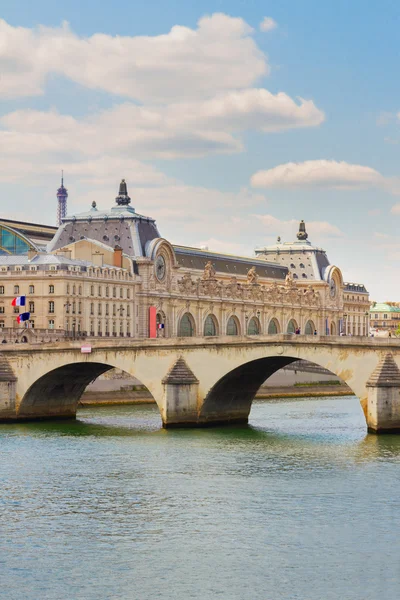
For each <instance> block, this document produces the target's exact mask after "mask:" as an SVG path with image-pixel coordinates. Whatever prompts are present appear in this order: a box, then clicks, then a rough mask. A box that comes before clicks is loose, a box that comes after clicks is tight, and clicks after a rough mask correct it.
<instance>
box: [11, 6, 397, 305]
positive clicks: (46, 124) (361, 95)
mask: <svg viewBox="0 0 400 600" xmlns="http://www.w3.org/2000/svg"><path fill="white" fill-rule="evenodd" d="M197 6H198V7H196V4H195V3H188V2H183V1H180V0H169V1H168V2H167V1H165V0H156V1H155V0H150V1H149V2H147V3H142V2H141V3H138V2H125V1H122V0H115V1H114V2H112V3H109V2H107V3H106V2H100V1H97V2H94V1H92V0H89V1H87V0H86V1H85V2H77V1H76V0H72V1H71V0H70V1H69V2H68V3H55V2H53V1H50V0H48V1H44V0H38V1H37V2H35V3H32V2H27V1H25V0H22V1H20V2H19V3H6V2H3V1H2V0H0V19H2V21H1V22H0V193H1V199H2V200H1V201H2V205H1V206H2V212H3V215H4V216H8V217H12V216H15V217H19V218H21V217H24V218H25V219H32V220H36V221H44V222H47V223H52V222H54V219H55V211H56V202H55V190H56V188H57V185H58V182H59V172H60V169H61V168H64V169H65V183H66V185H67V187H68V190H69V210H70V211H79V210H85V209H86V208H87V207H88V206H89V204H90V203H91V202H92V200H94V199H95V200H96V201H97V202H98V204H99V205H101V206H107V205H110V204H112V203H113V198H114V197H115V195H116V191H117V188H118V182H119V180H120V178H121V177H125V178H126V179H127V181H128V184H129V189H130V194H131V197H132V201H133V205H134V206H135V208H136V209H137V210H138V212H141V213H142V214H149V215H151V216H153V217H155V218H156V219H157V222H158V226H159V229H160V231H161V233H162V235H163V236H165V237H166V238H168V239H170V240H171V241H173V242H175V243H184V244H192V245H207V246H209V247H210V249H215V250H221V251H227V252H233V253H235V252H240V253H246V254H250V253H252V251H253V249H254V247H255V246H261V245H263V244H268V243H271V242H273V241H274V240H275V239H276V236H277V235H281V236H282V237H283V239H284V240H291V239H293V238H294V235H295V233H296V223H297V221H298V220H299V219H301V218H304V219H305V220H306V222H307V223H309V233H310V238H311V241H313V242H314V243H315V244H317V245H320V246H322V247H324V248H326V250H327V251H328V255H329V258H330V260H331V262H333V263H335V264H337V265H338V266H339V267H341V268H342V270H343V272H344V276H345V279H347V280H351V281H356V282H359V281H360V282H363V283H365V284H366V286H367V288H368V289H369V290H370V292H371V298H372V299H374V300H388V299H391V300H400V286H399V284H398V281H397V278H396V271H397V264H398V262H399V260H400V239H399V237H398V235H397V231H398V225H399V222H400V173H399V153H400V94H399V92H400V89H399V88H400V81H399V77H398V73H399V56H400V42H399V38H398V31H399V25H400V5H399V4H398V2H395V1H388V0H386V1H381V2H379V3H378V2H370V3H365V2H361V1H358V0H355V1H354V0H353V2H351V3H349V2H348V1H347V2H345V1H342V0H339V1H335V2H320V1H316V0H308V1H307V0H305V1H303V2H301V3H300V2H296V1H294V0H292V1H285V0H280V2H279V3H278V2H261V1H260V0H246V1H244V0H243V1H232V0H230V1H229V2H227V1H224V0H221V1H219V2H218V1H210V0H209V1H203V2H202V3H197ZM266 18H267V20H265V19H266ZM263 22H264V26H262V25H261V24H262V23H263ZM63 23H64V25H63Z"/></svg>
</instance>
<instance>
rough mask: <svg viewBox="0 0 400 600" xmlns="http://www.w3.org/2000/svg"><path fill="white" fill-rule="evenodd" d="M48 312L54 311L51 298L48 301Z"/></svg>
mask: <svg viewBox="0 0 400 600" xmlns="http://www.w3.org/2000/svg"><path fill="white" fill-rule="evenodd" d="M49 313H54V302H53V301H52V300H50V302H49Z"/></svg>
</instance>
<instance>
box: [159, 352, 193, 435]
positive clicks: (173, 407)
mask: <svg viewBox="0 0 400 600" xmlns="http://www.w3.org/2000/svg"><path fill="white" fill-rule="evenodd" d="M162 384H163V398H162V405H161V418H162V422H163V427H166V428H167V427H195V426H196V425H197V424H198V410H197V401H198V390H199V381H198V379H197V378H196V377H195V375H194V374H193V372H192V371H191V370H190V368H189V367H188V365H187V364H186V362H185V361H184V359H183V358H178V360H177V361H176V363H175V364H174V366H173V367H172V369H171V370H170V371H169V373H168V374H167V375H166V376H165V377H164V379H163V380H162Z"/></svg>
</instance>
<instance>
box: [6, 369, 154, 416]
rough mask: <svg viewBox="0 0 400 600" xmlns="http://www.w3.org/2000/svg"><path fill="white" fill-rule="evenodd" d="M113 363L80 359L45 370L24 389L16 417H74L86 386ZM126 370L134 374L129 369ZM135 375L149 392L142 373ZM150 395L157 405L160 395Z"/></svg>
mask: <svg viewBox="0 0 400 600" xmlns="http://www.w3.org/2000/svg"><path fill="white" fill-rule="evenodd" d="M115 367H116V368H119V367H118V365H115V364H107V363H102V362H88V361H83V360H81V361H77V362H72V363H67V364H64V365H61V366H58V367H56V368H54V369H51V370H50V371H47V372H45V373H44V374H42V375H41V376H38V378H37V379H36V380H35V381H33V383H32V384H31V385H30V386H29V387H28V389H27V390H26V391H25V393H24V395H23V397H22V399H21V401H20V403H19V406H18V410H17V417H18V418H19V419H32V418H33V419H34V418H41V419H43V418H57V417H62V418H68V417H70V418H74V417H75V415H76V411H77V406H78V403H79V400H80V398H81V396H82V394H83V392H84V391H85V389H86V387H87V386H88V385H89V384H90V383H92V382H93V381H94V380H95V379H97V378H98V377H99V376H100V375H102V374H103V373H106V372H107V371H110V370H111V369H113V368H115ZM122 370H124V369H122ZM125 372H126V371H125ZM126 373H127V372H126ZM127 374H128V375H133V376H135V377H137V374H136V373H133V372H131V373H127ZM137 378H138V379H139V381H140V382H141V383H142V385H144V386H145V387H147V389H149V391H150V392H152V391H153V390H152V389H150V388H152V386H151V384H150V383H149V382H144V381H143V378H142V377H137ZM146 383H147V385H146ZM152 395H153V398H154V400H155V401H156V403H157V405H158V406H159V408H160V398H158V397H157V398H156V396H155V395H154V393H153V394H152Z"/></svg>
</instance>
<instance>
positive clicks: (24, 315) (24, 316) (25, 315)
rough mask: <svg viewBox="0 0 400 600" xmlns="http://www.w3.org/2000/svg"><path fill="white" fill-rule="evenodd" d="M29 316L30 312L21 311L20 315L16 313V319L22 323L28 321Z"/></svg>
mask: <svg viewBox="0 0 400 600" xmlns="http://www.w3.org/2000/svg"><path fill="white" fill-rule="evenodd" d="M30 316H31V313H28V312H26V313H21V314H20V315H18V317H17V321H18V323H23V321H29V318H30Z"/></svg>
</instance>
